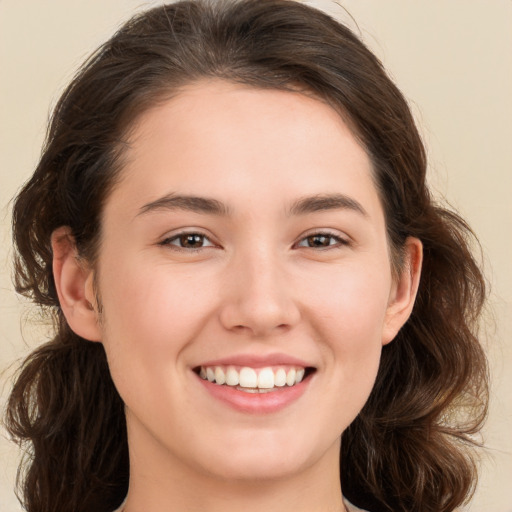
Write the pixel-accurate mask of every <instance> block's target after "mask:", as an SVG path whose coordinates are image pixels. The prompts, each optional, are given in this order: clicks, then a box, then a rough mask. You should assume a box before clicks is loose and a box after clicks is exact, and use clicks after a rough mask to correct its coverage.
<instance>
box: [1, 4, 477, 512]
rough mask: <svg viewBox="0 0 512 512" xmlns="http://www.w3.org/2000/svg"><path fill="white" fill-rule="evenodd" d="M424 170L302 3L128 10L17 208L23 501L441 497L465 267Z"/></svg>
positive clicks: (443, 500) (466, 465) (470, 409)
mask: <svg viewBox="0 0 512 512" xmlns="http://www.w3.org/2000/svg"><path fill="white" fill-rule="evenodd" d="M425 170H426V161H425V153H424V149H423V146H422V143H421V140H420V137H419V135H418V132H417V130H416V128H415V126H414V122H413V120H412V117H411V114H410V112H409V109H408V107H407V104H406V102H405V100H404V99H403V97H402V95H401V94H400V92H399V91H398V90H397V89H396V87H395V86H394V85H393V83H392V82H391V81H390V80H389V78H388V77H387V76H386V74H385V72H384V71H383V69H382V67H381V65H380V63H379V62H378V60H377V59H376V58H375V57H374V56H373V55H372V54H371V53H370V52H369V51H368V50H367V49H366V48H365V47H364V45H363V44H362V43H361V42H360V41H359V40H358V39H357V38H356V37H355V36H354V35H353V34H352V33H351V32H350V31H349V30H348V29H347V28H345V27H343V26H342V25H340V24H338V23H337V22H335V21H333V20H332V19H330V18H329V17H327V16H326V15H324V14H322V13H320V12H318V11H316V10H314V9H311V8H308V7H306V6H304V5H302V4H299V3H296V2H289V1H282V0H279V1H275V0H264V1H262V0H258V1H255V0H249V1H247V0H245V1H238V2H214V3H204V2H197V1H195V2H178V3H176V4H172V5H169V6H165V7H158V8H156V9H154V10H152V11H149V12H147V13H145V14H142V15H141V16H139V17H137V18H135V19H133V20H132V21H130V22H128V23H127V24H126V25H125V26H124V27H123V28H122V29H121V30H120V31H119V32H118V33H117V34H116V35H115V36H114V37H113V38H112V39H111V40H110V41H108V42H107V43H106V44H105V45H104V46H102V47H101V48H100V49H99V50H98V52H97V53H96V54H95V55H94V56H93V57H92V58H91V59H90V60H89V61H88V62H87V63H86V64H85V65H84V67H83V68H82V70H81V71H80V72H79V74H78V75H77V76H76V78H75V79H74V80H73V82H72V84H71V85H70V86H69V87H68V89H67V90H66V91H65V93H64V95H63V96H62V98H61V100H60V102H59V104H58V105H57V107H56V110H55V113H54V116H53V119H52V123H51V126H50V130H49V134H48V140H47V144H46V147H45V149H44V152H43V156H42V158H41V161H40V164H39V166H38V168H37V169H36V172H35V174H34V176H33V177H32V179H31V180H30V181H29V183H27V185H26V186H25V188H24V189H23V190H22V191H21V193H20V194H19V196H18V198H17V200H16V203H15V208H14V237H15V244H16V249H17V255H16V256H17V259H16V272H17V274H16V278H17V289H18V291H19V292H20V293H24V294H26V295H28V296H31V297H32V298H33V299H34V300H35V301H36V302H37V303H38V304H40V305H42V306H44V307H45V308H47V309H50V310H51V311H53V312H54V314H55V318H56V320H57V322H56V336H55V339H54V340H53V341H52V342H51V343H49V344H46V345H43V346H42V347H40V348H39V349H38V350H37V351H36V352H35V353H34V354H32V355H31V356H30V357H29V358H28V360H27V361H26V362H25V363H24V367H23V369H22V371H21V373H20V375H19V377H18V380H17V382H16V384H15V387H14V390H13V392H12V394H11V398H10V402H9V409H8V415H7V422H8V426H9V428H10V431H11V433H12V434H13V435H14V436H15V437H16V438H18V439H19V440H20V441H21V442H24V441H25V442H28V443H29V444H30V445H31V446H32V454H33V456H32V457H31V459H30V460H29V461H27V464H26V466H25V468H26V470H25V473H24V476H23V480H22V486H23V495H24V500H25V506H26V508H27V510H29V511H35V510H41V511H42V510H77V511H78V510H84V511H85V510H98V511H109V512H110V511H112V510H114V509H116V508H117V507H119V506H121V504H122V503H123V502H124V504H123V505H122V507H123V510H124V511H125V512H135V511H137V510H155V511H156V510H170V509H172V510H177V511H180V510H198V509H200V508H201V509H207V510H212V511H215V510H217V509H221V508H222V509H226V508H229V509H235V507H237V506H240V507H243V508H244V510H249V511H250V510H252V509H254V510H256V509H258V510H260V509H262V508H264V509H267V510H280V511H283V510H284V511H286V510H288V509H290V510H291V509H292V508H293V510H294V511H296V510H305V511H306V510H307V511H311V510H333V511H334V510H352V509H353V508H354V506H357V507H360V508H362V509H365V510H370V511H372V512H379V511H395V512H396V511H436V512H438V511H451V510H454V509H455V508H456V507H458V506H459V505H460V504H462V503H463V502H464V501H465V500H466V499H467V498H468V497H469V496H470V494H471V491H472V489H473V486H474V483H475V478H476V476H475V467H474V463H473V459H472V457H471V453H470V452H469V451H468V448H467V445H468V444H470V442H471V435H472V434H474V433H475V432H477V431H478V430H479V428H480V425H481V423H482V420H483V418H484V416H485V411H486V403H487V398H486V393H487V389H486V387H487V381H486V363H485V357H484V355H483V352H482V349H481V347H480V345H479V343H478V340H477V338H476V337H475V331H476V323H477V320H478V315H479V313H480V310H481V306H482V303H483V300H484V284H483V278H482V275H481V273H480V270H479V268H478V266H477V264H476V263H475V261H474V259H473V257H472V256H471V253H470V250H469V238H470V237H471V232H470V230H469V228H468V227H467V225H466V224H465V223H464V221H463V220H462V219H460V218H459V217H458V216H457V215H455V214H453V213H451V212H448V211H446V210H444V209H442V208H440V207H438V206H436V205H434V204H433V202H432V201H431V198H430V195H429V192H428V189H427V187H426V184H425ZM459 411H462V412H464V413H465V414H464V415H461V414H458V412H459ZM343 496H344V497H345V499H344V498H343ZM351 503H352V504H353V505H351Z"/></svg>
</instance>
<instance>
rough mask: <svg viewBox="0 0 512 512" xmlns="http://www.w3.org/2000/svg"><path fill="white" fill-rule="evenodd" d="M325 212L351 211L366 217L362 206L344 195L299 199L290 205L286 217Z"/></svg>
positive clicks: (321, 195)
mask: <svg viewBox="0 0 512 512" xmlns="http://www.w3.org/2000/svg"><path fill="white" fill-rule="evenodd" d="M326 210H352V211H354V212H356V213H359V214H361V215H362V216H363V217H368V213H367V212H366V210H365V209H364V208H363V205H362V204H361V203H359V202H358V201H356V200H355V199H352V198H351V197H349V196H346V195H345V194H319V195H315V196H309V197H303V198H300V199H298V200H297V201H295V202H294V203H293V204H292V206H291V207H290V209H289V211H288V215H304V214H307V213H315V212H321V211H326Z"/></svg>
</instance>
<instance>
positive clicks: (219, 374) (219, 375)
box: [215, 366, 226, 384]
mask: <svg viewBox="0 0 512 512" xmlns="http://www.w3.org/2000/svg"><path fill="white" fill-rule="evenodd" d="M215 382H216V383H217V384H224V382H226V376H225V375H224V370H223V369H222V368H221V367H220V366H217V367H216V368H215Z"/></svg>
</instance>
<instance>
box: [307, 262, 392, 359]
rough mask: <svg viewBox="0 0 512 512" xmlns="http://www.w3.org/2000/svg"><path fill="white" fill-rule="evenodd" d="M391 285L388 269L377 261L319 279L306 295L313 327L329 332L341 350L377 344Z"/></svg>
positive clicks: (356, 265) (357, 349) (343, 268)
mask: <svg viewBox="0 0 512 512" xmlns="http://www.w3.org/2000/svg"><path fill="white" fill-rule="evenodd" d="M390 286H391V279H390V275H389V270H388V269H387V268H386V266H385V265H383V264H380V265H379V264H378V262H373V263H372V264H365V265H363V264H359V263H358V262H356V263H354V264H351V265H348V264H347V265H345V266H343V267H341V266H340V268H338V269H335V270H334V271H332V270H331V271H330V272H328V273H326V274H325V275H323V276H321V275H320V276H318V278H317V279H316V284H315V286H313V287H311V289H310V293H309V297H310V300H309V303H310V307H311V308H314V309H315V311H316V313H315V315H314V318H315V319H316V325H315V327H316V328H317V329H319V330H321V329H328V331H329V333H330V336H329V337H330V338H331V339H337V340H338V343H336V345H337V347H338V348H339V349H340V350H347V351H356V352H357V351H359V350H363V351H364V349H365V347H367V346H368V345H372V342H376V343H377V344H379V345H380V343H381V337H382V329H383V326H384V320H385V317H386V310H387V305H388V300H389V293H390Z"/></svg>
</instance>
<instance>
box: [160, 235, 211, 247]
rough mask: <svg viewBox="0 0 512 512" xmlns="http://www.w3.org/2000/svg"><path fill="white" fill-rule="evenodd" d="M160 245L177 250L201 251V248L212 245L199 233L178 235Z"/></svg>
mask: <svg viewBox="0 0 512 512" xmlns="http://www.w3.org/2000/svg"><path fill="white" fill-rule="evenodd" d="M161 245H168V246H169V245H170V246H174V247H177V248H179V249H202V248H203V247H213V245H214V244H212V242H210V240H209V239H208V237H206V236H205V235H202V234H201V233H180V234H178V235H176V236H173V237H171V238H167V239H165V240H164V241H163V242H161Z"/></svg>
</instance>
